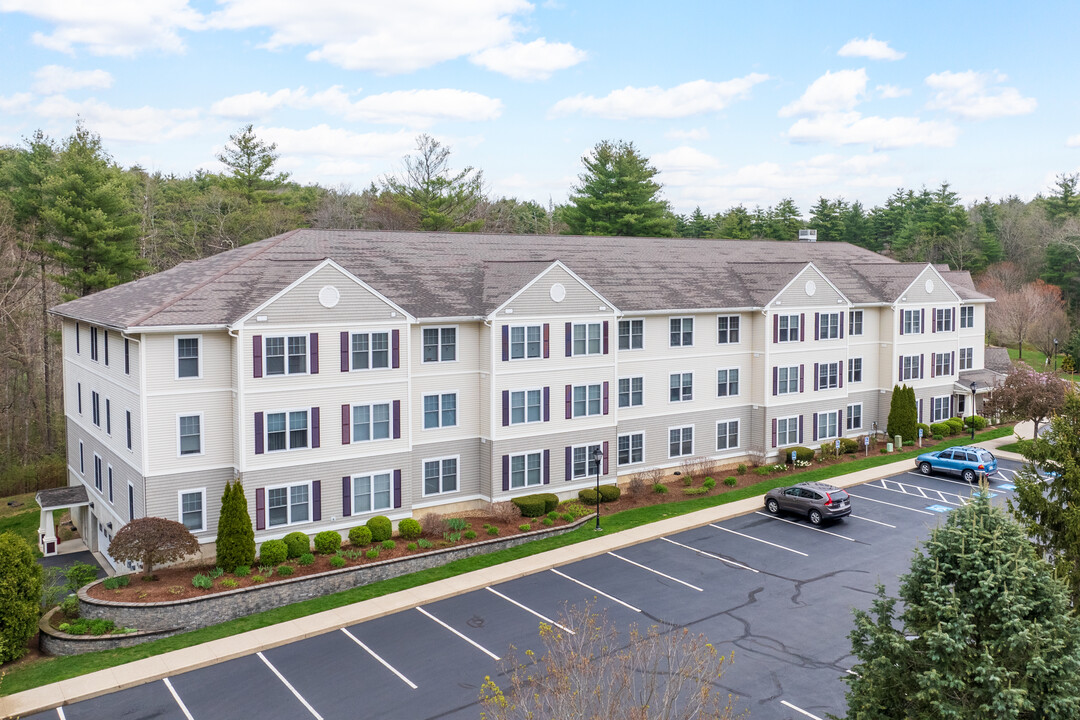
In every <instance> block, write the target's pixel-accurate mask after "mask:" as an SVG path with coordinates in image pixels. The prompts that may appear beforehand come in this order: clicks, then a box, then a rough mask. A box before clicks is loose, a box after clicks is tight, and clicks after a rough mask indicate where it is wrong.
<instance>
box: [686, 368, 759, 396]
mask: <svg viewBox="0 0 1080 720" xmlns="http://www.w3.org/2000/svg"><path fill="white" fill-rule="evenodd" d="M721 370H727V372H728V382H727V385H728V388H730V387H731V379H730V378H731V371H732V370H736V371H738V373H739V392H737V393H735V394H734V395H733V394H731V393H730V392H728V394H727V395H721V394H720V371H721ZM742 376H743V373H742V368H741V367H720V368H716V397H718V398H733V397H739V396H740V395H742V384H743V383H742V380H743V377H742ZM668 382H671V381H670V380H669V381H668ZM777 384H778V385H779V383H777ZM777 389H779V388H777ZM777 394H779V393H777Z"/></svg>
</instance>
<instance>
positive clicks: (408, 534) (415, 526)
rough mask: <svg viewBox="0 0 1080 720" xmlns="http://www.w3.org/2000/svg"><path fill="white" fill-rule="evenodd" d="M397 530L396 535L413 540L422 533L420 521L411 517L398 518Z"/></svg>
mask: <svg viewBox="0 0 1080 720" xmlns="http://www.w3.org/2000/svg"><path fill="white" fill-rule="evenodd" d="M397 531H398V535H400V536H401V537H402V538H404V539H405V540H415V539H416V538H418V537H420V536H421V535H422V534H423V533H424V529H423V528H422V527H420V523H419V522H418V521H416V520H414V519H412V518H405V519H404V520H399V521H398V525H397Z"/></svg>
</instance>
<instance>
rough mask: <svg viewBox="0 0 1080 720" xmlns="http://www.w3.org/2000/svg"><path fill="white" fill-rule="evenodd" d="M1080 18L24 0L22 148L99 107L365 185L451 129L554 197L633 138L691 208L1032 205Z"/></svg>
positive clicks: (172, 167) (1070, 109) (881, 7)
mask: <svg viewBox="0 0 1080 720" xmlns="http://www.w3.org/2000/svg"><path fill="white" fill-rule="evenodd" d="M901 8H902V12H901V11H900V10H901ZM1078 27H1080V4H1077V3H1066V2H1042V3H1024V4H1021V3H1015V2H1014V3H1005V2H978V3H975V2H940V0H939V1H938V2H933V3H929V2H909V3H905V4H903V5H898V4H896V3H889V4H885V3H870V2H816V3H808V2H794V1H792V2H757V3H746V2H740V3H733V2H721V1H719V0H717V1H715V2H679V1H677V0H668V2H665V3H662V4H661V3H644V2H637V3H627V2H625V0H623V2H608V1H607V0H596V1H593V2H576V3H575V2H571V1H570V0H547V1H546V2H545V1H544V0H538V1H536V2H526V0H473V1H469V0H460V1H454V2H446V0H395V1H394V2H383V1H377V2H370V1H367V0H307V1H306V2H302V3H301V2H296V1H295V0H219V1H217V2H204V1H200V0H95V1H94V2H82V1H81V0H0V42H2V43H3V47H4V48H5V58H4V60H3V64H2V67H0V144H15V143H18V142H20V140H21V139H22V138H23V137H25V136H27V135H29V134H30V133H32V132H33V131H34V130H35V129H38V128H40V129H43V130H44V131H45V132H46V133H47V134H49V135H51V136H53V137H55V138H62V137H64V136H66V135H67V134H69V133H70V132H71V130H72V128H73V127H74V123H75V120H76V117H82V118H83V120H84V121H85V122H86V124H87V125H88V126H89V127H90V128H91V129H93V130H95V131H96V132H98V133H100V134H101V135H102V137H103V139H104V142H105V145H106V147H107V149H108V150H109V151H110V152H111V153H112V155H113V156H114V157H115V159H116V160H117V162H119V163H121V164H123V165H132V164H136V163H138V164H140V165H142V166H143V167H145V168H148V169H152V170H160V171H162V172H166V173H177V174H187V173H189V172H191V171H193V170H195V169H196V168H208V169H215V170H216V169H220V166H219V165H218V164H217V162H216V161H215V160H214V156H215V155H216V154H217V153H218V152H219V151H220V149H221V147H222V146H223V144H224V143H225V142H226V140H227V138H228V136H229V135H230V134H231V133H233V132H235V131H236V130H237V129H238V128H239V127H241V126H242V125H246V124H247V123H252V124H254V126H255V128H256V131H257V132H258V134H259V135H260V136H261V137H263V138H264V139H267V140H272V141H275V142H277V143H278V150H279V152H280V153H281V160H280V167H281V169H284V170H288V171H289V172H291V173H293V177H294V179H296V180H298V181H300V182H305V183H308V182H318V183H319V184H321V185H324V186H340V185H347V186H351V187H352V188H354V189H360V188H362V187H365V186H366V185H367V184H369V183H370V182H372V181H373V180H375V181H377V180H378V179H379V178H380V177H382V176H383V175H385V174H387V173H392V172H395V171H396V170H399V169H400V167H401V157H402V156H403V155H406V154H408V153H409V152H411V150H412V149H413V147H414V144H415V137H416V135H417V134H419V133H421V132H426V133H429V134H431V135H434V136H435V137H437V138H439V139H440V140H442V141H443V142H445V143H447V144H448V145H450V146H451V147H452V148H453V155H452V162H453V164H454V165H455V167H459V168H460V167H463V166H465V165H471V166H474V167H477V168H481V169H482V170H483V171H484V177H485V181H486V184H487V185H488V187H489V189H490V191H491V192H492V193H493V194H495V195H510V196H516V197H518V198H521V199H534V200H537V201H539V202H542V203H545V204H546V202H547V201H548V199H549V198H551V199H552V200H554V201H555V202H556V203H558V202H563V201H565V199H566V196H567V193H568V192H569V189H570V186H571V185H572V184H573V183H574V182H575V181H576V176H577V174H578V173H579V172H580V169H581V163H580V158H581V156H582V154H584V153H586V152H587V151H588V150H589V149H590V148H591V147H593V146H594V145H595V144H596V143H597V142H598V141H600V140H603V139H624V140H630V141H633V142H634V143H635V144H636V145H637V146H638V147H639V148H640V150H641V151H642V152H643V153H645V154H646V155H647V156H649V157H650V158H651V159H652V161H653V163H654V164H655V165H656V166H657V168H659V169H660V171H661V174H660V176H659V179H660V181H661V182H662V183H663V184H664V194H665V197H666V198H667V199H668V200H670V201H671V203H672V205H673V206H674V208H675V210H676V211H678V212H689V211H691V210H692V209H693V208H694V206H696V205H700V206H701V207H702V208H703V209H704V210H706V211H707V212H715V211H720V210H724V209H726V208H727V207H730V206H731V205H735V204H738V203H743V204H745V205H747V206H748V207H753V206H754V205H756V204H761V205H771V204H775V203H776V202H777V201H778V200H780V199H781V198H783V197H792V198H794V199H795V200H796V202H797V203H798V204H799V206H800V208H801V209H802V210H803V211H804V213H805V212H806V211H807V209H808V208H809V206H810V205H811V204H812V203H813V202H814V201H815V200H816V199H817V198H818V197H819V196H821V195H824V196H826V197H830V198H832V197H836V196H843V197H846V198H848V199H849V200H854V199H859V200H862V201H863V202H864V203H865V204H867V205H873V204H878V203H880V202H882V201H883V200H884V199H885V198H886V197H887V196H888V195H889V194H891V193H892V192H893V191H894V190H895V189H896V188H897V187H901V186H903V187H912V188H918V187H920V186H922V185H927V186H931V187H933V186H936V185H937V184H939V183H940V182H942V181H948V182H950V183H951V184H952V185H953V187H954V189H955V190H956V191H957V192H959V193H960V195H961V197H963V198H964V199H965V200H966V201H973V200H976V199H979V198H982V197H984V196H990V197H994V198H997V197H1001V196H1004V195H1010V194H1016V195H1019V196H1021V197H1022V198H1025V199H1028V198H1030V197H1032V196H1033V195H1034V194H1035V193H1037V192H1040V191H1045V190H1046V189H1047V188H1048V187H1049V186H1050V185H1051V184H1052V182H1053V178H1054V176H1055V175H1057V174H1059V173H1062V172H1070V173H1071V172H1077V171H1078V170H1080V93H1077V91H1076V88H1077V86H1076V80H1075V78H1077V77H1078V72H1077V71H1078V69H1080V68H1078V65H1080V60H1078V57H1077V55H1076V53H1075V52H1073V50H1074V45H1075V42H1076V40H1077V30H1076V28H1078Z"/></svg>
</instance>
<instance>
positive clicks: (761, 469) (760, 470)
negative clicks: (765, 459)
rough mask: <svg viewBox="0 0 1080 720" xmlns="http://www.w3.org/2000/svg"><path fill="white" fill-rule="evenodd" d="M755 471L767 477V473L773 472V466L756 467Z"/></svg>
mask: <svg viewBox="0 0 1080 720" xmlns="http://www.w3.org/2000/svg"><path fill="white" fill-rule="evenodd" d="M754 472H755V473H756V474H758V475H760V476H761V477H765V476H767V475H768V474H769V473H771V472H772V468H771V467H759V468H755V469H754Z"/></svg>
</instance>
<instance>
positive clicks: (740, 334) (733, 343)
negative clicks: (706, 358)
mask: <svg viewBox="0 0 1080 720" xmlns="http://www.w3.org/2000/svg"><path fill="white" fill-rule="evenodd" d="M720 318H728V337H729V338H730V337H731V318H735V319H736V320H738V321H739V339H738V340H736V341H735V342H732V341H731V340H728V341H727V342H720ZM742 326H743V322H742V316H741V315H737V314H736V315H717V316H716V344H717V345H742V337H743V332H742V331H743V327H742Z"/></svg>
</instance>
